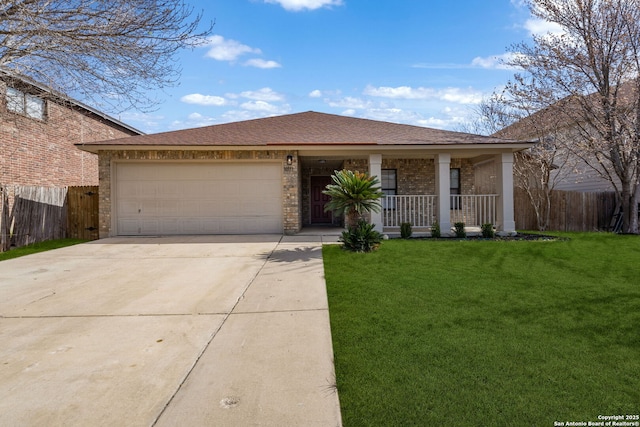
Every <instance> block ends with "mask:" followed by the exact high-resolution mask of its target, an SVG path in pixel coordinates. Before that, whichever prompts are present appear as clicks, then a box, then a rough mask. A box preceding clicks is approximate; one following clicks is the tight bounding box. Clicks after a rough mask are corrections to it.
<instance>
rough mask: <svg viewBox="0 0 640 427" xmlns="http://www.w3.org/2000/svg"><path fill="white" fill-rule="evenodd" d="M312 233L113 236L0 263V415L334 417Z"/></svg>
mask: <svg viewBox="0 0 640 427" xmlns="http://www.w3.org/2000/svg"><path fill="white" fill-rule="evenodd" d="M300 239H302V241H299V240H300ZM296 240H298V241H296ZM309 240H313V238H312V237H310V238H300V237H298V238H295V237H292V238H287V237H282V236H202V237H171V238H112V239H104V240H99V241H95V242H91V243H87V244H83V245H78V246H73V247H68V248H64V249H59V250H55V251H50V252H46V253H40V254H35V255H30V256H26V257H22V258H17V259H14V260H8V261H2V262H0V425H2V426H14V425H15V426H42V425H47V426H62V425H64V426H89V425H91V426H115V425H123V426H124V425H126V426H151V425H153V426H156V425H157V426H176V425H185V426H187V425H188V426H251V425H254V426H285V425H286V426H289V425H291V426H293V425H299V426H339V425H340V424H341V421H340V409H339V404H338V396H337V392H336V390H335V387H334V385H335V377H334V367H333V352H332V347H331V334H330V329H329V314H328V305H327V297H326V289H325V282H324V271H323V268H322V258H321V244H320V242H319V241H315V242H314V241H309ZM318 240H319V239H318Z"/></svg>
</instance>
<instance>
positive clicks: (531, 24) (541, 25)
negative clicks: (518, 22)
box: [524, 18, 565, 36]
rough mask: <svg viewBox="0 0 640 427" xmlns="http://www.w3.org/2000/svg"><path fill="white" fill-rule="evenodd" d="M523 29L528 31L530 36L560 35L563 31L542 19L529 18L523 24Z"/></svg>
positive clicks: (554, 24)
mask: <svg viewBox="0 0 640 427" xmlns="http://www.w3.org/2000/svg"><path fill="white" fill-rule="evenodd" d="M524 28H525V29H526V30H527V31H529V34H531V35H534V36H536V35H538V36H539V35H544V34H549V33H550V34H562V33H564V32H565V31H564V30H563V28H562V27H561V26H560V25H558V24H556V23H554V22H548V21H544V20H542V19H537V18H530V19H527V21H526V22H525V23H524Z"/></svg>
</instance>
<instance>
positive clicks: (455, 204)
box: [449, 168, 461, 209]
mask: <svg viewBox="0 0 640 427" xmlns="http://www.w3.org/2000/svg"><path fill="white" fill-rule="evenodd" d="M449 182H450V184H449V186H450V188H449V194H451V195H454V194H461V192H460V168H453V169H451V170H450V171H449ZM451 209H460V198H459V197H451Z"/></svg>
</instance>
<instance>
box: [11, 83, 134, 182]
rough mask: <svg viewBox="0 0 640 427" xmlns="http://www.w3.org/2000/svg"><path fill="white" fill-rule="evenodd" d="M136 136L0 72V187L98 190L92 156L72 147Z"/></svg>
mask: <svg viewBox="0 0 640 427" xmlns="http://www.w3.org/2000/svg"><path fill="white" fill-rule="evenodd" d="M141 134H142V132H140V131H139V130H137V129H134V128H133V127H131V126H128V125H126V124H124V123H122V122H120V121H119V120H116V119H114V118H112V117H109V116H108V115H106V114H104V113H101V112H100V111H98V110H96V109H94V108H91V107H89V106H87V105H84V104H82V103H80V102H78V101H75V100H72V99H69V98H66V97H63V96H61V95H59V94H56V93H54V92H53V91H51V90H50V89H48V88H47V87H45V86H43V85H41V84H38V83H36V82H32V81H29V80H28V79H25V78H21V77H16V76H15V75H13V74H11V73H9V72H6V71H2V70H0V145H1V148H0V185H3V186H9V187H10V186H15V185H20V186H43V187H66V186H76V185H98V156H97V155H95V154H92V153H88V152H86V151H82V150H79V149H78V148H76V147H75V145H74V144H82V143H86V142H92V141H100V140H106V139H115V138H123V137H127V136H132V135H141Z"/></svg>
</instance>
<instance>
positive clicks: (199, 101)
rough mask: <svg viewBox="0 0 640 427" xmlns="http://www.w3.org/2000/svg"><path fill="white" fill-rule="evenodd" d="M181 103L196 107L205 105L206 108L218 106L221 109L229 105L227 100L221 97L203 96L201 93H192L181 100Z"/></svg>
mask: <svg viewBox="0 0 640 427" xmlns="http://www.w3.org/2000/svg"><path fill="white" fill-rule="evenodd" d="M180 101H182V102H184V103H186V104H196V105H204V106H207V107H209V106H216V107H221V106H223V105H227V103H228V102H227V100H226V99H224V98H223V97H221V96H214V95H202V94H199V93H192V94H189V95H185V96H183V97H182V98H180Z"/></svg>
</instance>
